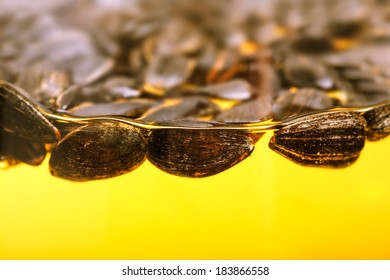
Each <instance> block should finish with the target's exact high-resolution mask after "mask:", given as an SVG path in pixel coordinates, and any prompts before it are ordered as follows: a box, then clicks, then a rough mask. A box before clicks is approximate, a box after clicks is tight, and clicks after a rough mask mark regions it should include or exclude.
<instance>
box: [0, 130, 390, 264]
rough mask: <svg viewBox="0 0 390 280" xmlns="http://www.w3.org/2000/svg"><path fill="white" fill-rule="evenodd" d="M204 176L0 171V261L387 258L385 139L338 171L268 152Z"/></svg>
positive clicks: (151, 170)
mask: <svg viewBox="0 0 390 280" xmlns="http://www.w3.org/2000/svg"><path fill="white" fill-rule="evenodd" d="M270 137H271V133H267V134H266V135H265V136H263V137H262V139H260V141H259V142H258V143H257V144H256V149H255V151H254V152H253V153H252V155H251V156H250V157H248V158H247V159H246V160H244V161H242V162H241V163H239V164H238V165H236V166H235V167H233V168H230V169H229V170H227V171H225V172H223V173H220V174H218V175H216V176H212V177H208V178H201V179H192V178H182V177H176V176H172V175H169V174H166V173H164V172H162V171H160V170H158V169H157V168H156V167H154V166H152V165H151V164H150V163H149V162H146V163H144V164H143V165H142V166H141V167H139V168H138V169H136V170H134V171H132V172H130V173H128V174H126V175H123V176H119V177H117V178H113V179H105V180H98V181H91V182H83V183H74V182H70V181H66V180H62V179H58V178H55V177H52V176H51V175H50V173H49V170H48V158H47V159H46V160H45V161H44V162H43V164H42V165H41V166H40V167H31V166H27V165H24V164H22V165H20V166H16V167H12V168H8V169H7V170H1V171H0V182H1V184H0V259H389V258H390V239H389V238H388V237H389V236H390V224H389V223H388V221H389V220H390V180H389V178H390V177H389V170H388V166H389V165H388V159H389V158H390V149H389V147H390V137H388V138H386V139H384V140H381V141H378V142H369V141H367V142H366V144H365V148H364V149H363V151H362V153H361V156H360V157H359V159H358V160H357V161H356V162H355V163H354V164H353V165H351V166H349V167H347V168H344V169H327V168H313V167H302V166H299V165H297V164H295V163H293V162H291V161H289V160H287V159H285V158H283V157H281V156H280V155H278V154H276V153H274V152H273V151H271V150H270V149H269V148H268V147H267V145H268V141H269V138H270Z"/></svg>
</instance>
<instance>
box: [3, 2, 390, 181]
mask: <svg viewBox="0 0 390 280" xmlns="http://www.w3.org/2000/svg"><path fill="white" fill-rule="evenodd" d="M123 2H124V3H123V4H122V5H119V6H116V7H107V6H106V5H105V2H104V1H99V3H94V1H80V2H79V3H78V4H75V3H74V2H73V1H70V2H69V1H59V2H58V3H57V4H48V3H46V6H44V7H41V8H40V9H34V8H33V7H28V9H27V8H25V9H22V8H21V7H14V6H13V5H12V4H9V5H10V6H9V7H3V9H2V11H1V12H0V40H1V41H2V45H1V46H0V80H3V81H0V108H1V111H0V128H1V137H0V157H1V158H0V159H1V160H4V161H7V162H8V164H11V165H12V164H15V163H17V162H25V163H27V164H31V165H39V164H41V162H42V161H43V160H44V158H45V155H46V153H47V152H48V151H49V152H51V158H50V171H51V173H52V174H53V175H55V176H58V177H61V178H65V179H69V180H75V181H85V180H93V179H101V178H109V177H113V176H118V175H121V174H124V173H127V172H129V171H131V170H133V169H135V168H137V167H138V166H140V165H141V164H142V163H143V162H144V161H145V159H148V160H149V161H150V162H151V163H152V164H153V165H155V166H156V167H158V168H160V169H161V170H163V171H166V172H168V173H170V174H174V175H178V176H189V177H205V176H210V175H214V174H217V173H220V172H222V171H224V170H226V169H228V168H230V167H232V166H234V165H235V164H237V163H239V162H241V161H242V160H244V159H245V158H246V157H248V156H249V155H250V154H251V153H252V151H253V149H254V147H255V146H254V145H255V143H256V142H257V141H258V140H259V139H260V137H261V136H262V135H263V133H265V132H266V131H274V136H273V137H272V138H271V140H270V143H269V147H270V148H271V149H272V150H274V151H276V152H277V153H279V154H281V155H282V156H284V157H286V158H288V159H290V160H292V161H294V162H296V163H298V164H302V165H305V166H307V165H309V166H328V167H343V166H347V165H349V164H351V163H352V162H354V161H355V160H356V159H357V158H358V157H359V154H360V152H361V150H362V149H363V147H364V143H365V140H366V139H368V140H378V139H381V138H383V137H386V136H387V135H389V134H390V56H388V55H386V54H388V53H390V44H389V41H390V10H388V9H386V7H388V6H389V5H385V4H383V3H381V2H383V1H363V0H360V1H358V0H354V1H353V0H350V1H342V3H343V4H340V3H339V2H338V1H319V0H301V1H293V2H290V1H287V0H279V1H259V2H261V4H253V3H252V4H251V5H250V4H249V3H245V1H244V2H243V3H239V2H232V3H230V2H226V1H200V2H199V1H157V3H153V2H152V1H141V2H139V3H137V4H134V3H133V4H132V5H130V4H129V3H128V2H127V1H123ZM209 2H211V3H209ZM42 3H43V2H42ZM15 5H16V4H15ZM253 5H254V6H253ZM15 9H18V11H19V12H18V13H12V11H14V10H15ZM347 10H348V13H345V12H343V11H347ZM373 13H375V18H373V17H372V15H373ZM314 19H315V20H314Z"/></svg>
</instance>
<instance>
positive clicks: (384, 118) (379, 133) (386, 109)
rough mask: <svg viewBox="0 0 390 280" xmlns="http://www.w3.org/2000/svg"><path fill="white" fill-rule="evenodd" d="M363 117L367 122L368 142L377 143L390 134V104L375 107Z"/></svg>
mask: <svg viewBox="0 0 390 280" xmlns="http://www.w3.org/2000/svg"><path fill="white" fill-rule="evenodd" d="M363 117H364V118H365V119H366V121H367V131H366V136H367V139H368V140H371V141H376V140H379V139H381V138H384V137H386V136H388V135H389V134H390V103H387V104H383V105H380V106H376V107H374V108H373V109H371V110H369V111H367V112H365V113H364V114H363Z"/></svg>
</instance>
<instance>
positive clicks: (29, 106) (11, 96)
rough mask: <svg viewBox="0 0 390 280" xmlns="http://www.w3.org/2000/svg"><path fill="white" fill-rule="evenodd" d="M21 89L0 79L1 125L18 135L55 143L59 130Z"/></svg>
mask: <svg viewBox="0 0 390 280" xmlns="http://www.w3.org/2000/svg"><path fill="white" fill-rule="evenodd" d="M22 92H23V90H22V89H19V88H17V87H15V86H13V85H11V84H9V83H7V82H3V81H0V110H1V111H0V126H1V127H2V128H3V129H4V130H6V131H10V132H12V133H14V134H15V135H17V136H18V137H21V138H24V139H30V140H34V141H43V142H45V143H55V142H56V141H57V140H58V138H59V136H60V134H59V131H58V130H57V129H56V128H55V127H54V126H53V125H52V124H51V123H50V122H49V121H48V120H47V119H46V118H45V117H44V115H43V113H41V112H40V111H39V110H38V107H37V105H35V104H34V103H33V102H32V101H31V100H30V99H28V98H27V97H26V96H25V95H24V94H23V93H22Z"/></svg>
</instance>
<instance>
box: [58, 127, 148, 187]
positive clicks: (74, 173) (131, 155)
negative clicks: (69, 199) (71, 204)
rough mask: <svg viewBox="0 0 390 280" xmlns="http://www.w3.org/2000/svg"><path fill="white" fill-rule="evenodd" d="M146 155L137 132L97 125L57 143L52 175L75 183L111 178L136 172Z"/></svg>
mask: <svg viewBox="0 0 390 280" xmlns="http://www.w3.org/2000/svg"><path fill="white" fill-rule="evenodd" d="M145 155H146V144H145V141H144V139H143V137H142V136H141V134H140V132H139V131H138V130H137V129H136V128H134V127H133V126H130V125H128V124H124V123H120V122H110V121H94V122H92V123H89V124H87V125H85V126H83V127H80V128H77V129H75V130H74V131H72V132H70V133H69V134H68V135H66V136H65V137H64V138H63V139H62V140H61V141H60V142H59V143H58V145H57V146H56V147H55V148H54V149H53V151H52V155H51V158H50V172H51V173H52V174H53V175H54V176H57V177H60V178H64V179H68V180H72V181H87V180H95V179H104V178H110V177H115V176H119V175H122V174H125V173H127V172H130V171H131V170H133V169H135V168H137V167H138V166H139V165H140V164H141V163H142V162H143V161H144V160H145Z"/></svg>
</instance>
